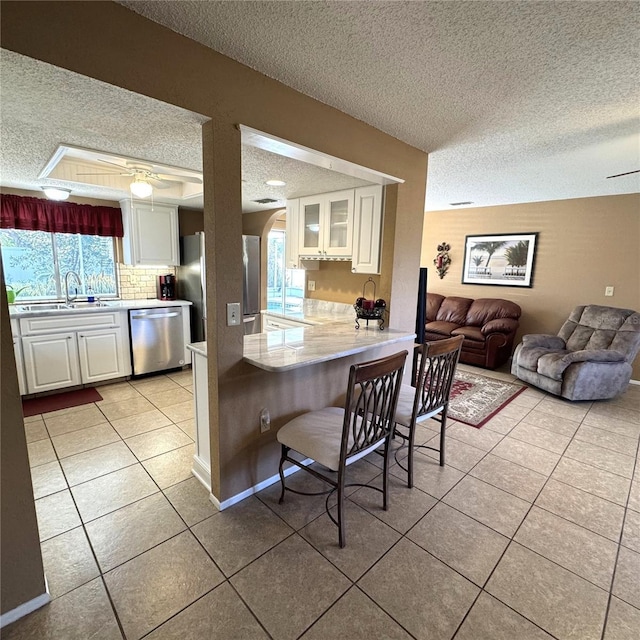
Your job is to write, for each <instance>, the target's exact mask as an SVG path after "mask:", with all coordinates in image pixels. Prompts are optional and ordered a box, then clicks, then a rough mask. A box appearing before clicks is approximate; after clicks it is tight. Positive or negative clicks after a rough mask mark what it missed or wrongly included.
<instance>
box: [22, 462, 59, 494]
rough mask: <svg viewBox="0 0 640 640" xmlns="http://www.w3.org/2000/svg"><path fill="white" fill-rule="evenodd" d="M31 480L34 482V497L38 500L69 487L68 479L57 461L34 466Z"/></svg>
mask: <svg viewBox="0 0 640 640" xmlns="http://www.w3.org/2000/svg"><path fill="white" fill-rule="evenodd" d="M31 482H32V484H33V497H34V498H35V499H36V500H37V499H38V498H44V496H48V495H50V494H52V493H57V492H58V491H62V490H64V489H66V488H67V481H66V480H65V479H64V475H63V474H62V470H61V469H60V464H59V463H58V462H57V461H55V462H48V463H47V464H41V465H40V466H38V467H33V469H31Z"/></svg>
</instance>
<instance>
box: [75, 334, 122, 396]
mask: <svg viewBox="0 0 640 640" xmlns="http://www.w3.org/2000/svg"><path fill="white" fill-rule="evenodd" d="M78 352H79V355H80V373H81V378H82V382H83V383H85V384H86V383H89V382H100V381H101V380H109V379H110V378H117V377H119V376H125V375H127V372H126V369H125V366H124V362H125V356H126V354H125V353H123V349H122V332H121V330H120V328H119V327H118V328H115V329H97V330H94V331H82V332H80V333H78Z"/></svg>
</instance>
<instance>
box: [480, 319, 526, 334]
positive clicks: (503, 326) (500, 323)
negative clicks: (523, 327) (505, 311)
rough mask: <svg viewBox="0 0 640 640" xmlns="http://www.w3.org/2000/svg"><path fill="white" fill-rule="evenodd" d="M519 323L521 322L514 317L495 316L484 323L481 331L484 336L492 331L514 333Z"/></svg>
mask: <svg viewBox="0 0 640 640" xmlns="http://www.w3.org/2000/svg"><path fill="white" fill-rule="evenodd" d="M518 325H519V322H518V321H517V320H514V319H513V318H495V319H494V320H489V322H487V323H486V324H485V325H483V326H482V328H481V329H480V331H482V335H483V336H488V335H489V334H490V333H512V332H513V331H515V330H516V329H517V328H518Z"/></svg>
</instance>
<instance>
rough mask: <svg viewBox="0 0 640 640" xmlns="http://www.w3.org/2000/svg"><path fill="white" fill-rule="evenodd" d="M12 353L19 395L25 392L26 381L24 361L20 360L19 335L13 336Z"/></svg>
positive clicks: (20, 346)
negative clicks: (14, 360)
mask: <svg viewBox="0 0 640 640" xmlns="http://www.w3.org/2000/svg"><path fill="white" fill-rule="evenodd" d="M13 353H14V355H15V358H16V371H17V373H18V389H19V390H20V395H21V396H23V395H24V394H25V393H27V383H26V381H25V379H24V363H23V361H22V341H21V340H20V338H19V337H16V336H14V337H13Z"/></svg>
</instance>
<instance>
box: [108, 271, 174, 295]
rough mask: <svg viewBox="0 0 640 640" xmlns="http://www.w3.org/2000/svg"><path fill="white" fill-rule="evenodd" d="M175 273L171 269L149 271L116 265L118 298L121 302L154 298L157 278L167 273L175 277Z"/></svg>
mask: <svg viewBox="0 0 640 640" xmlns="http://www.w3.org/2000/svg"><path fill="white" fill-rule="evenodd" d="M175 272H176V270H175V268H173V267H163V268H162V269H149V268H140V267H131V266H129V265H126V264H119V263H118V283H119V285H120V297H121V298H122V299H123V300H136V299H138V300H139V299H142V300H145V299H148V298H156V297H157V288H156V283H157V281H158V276H164V275H167V274H168V273H171V274H174V275H175Z"/></svg>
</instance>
